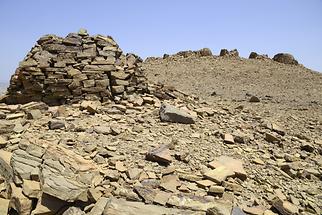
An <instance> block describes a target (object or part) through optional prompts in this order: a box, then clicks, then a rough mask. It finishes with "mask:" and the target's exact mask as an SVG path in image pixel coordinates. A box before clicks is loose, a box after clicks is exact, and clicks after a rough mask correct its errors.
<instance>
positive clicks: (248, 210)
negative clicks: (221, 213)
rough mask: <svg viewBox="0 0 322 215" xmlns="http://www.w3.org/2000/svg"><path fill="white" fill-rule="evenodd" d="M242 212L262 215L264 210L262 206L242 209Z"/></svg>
mask: <svg viewBox="0 0 322 215" xmlns="http://www.w3.org/2000/svg"><path fill="white" fill-rule="evenodd" d="M243 210H244V211H245V212H246V213H247V214H251V215H263V214H264V211H265V210H266V209H265V208H263V207H262V206H255V207H244V208H243Z"/></svg>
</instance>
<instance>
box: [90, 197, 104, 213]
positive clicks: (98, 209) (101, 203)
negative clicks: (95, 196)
mask: <svg viewBox="0 0 322 215" xmlns="http://www.w3.org/2000/svg"><path fill="white" fill-rule="evenodd" d="M107 203H108V198H105V197H101V198H100V199H99V200H98V201H97V202H96V204H95V205H94V207H93V209H92V210H91V211H90V212H89V213H87V215H102V214H103V212H104V209H105V206H106V205H107Z"/></svg>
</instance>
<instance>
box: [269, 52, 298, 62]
mask: <svg viewBox="0 0 322 215" xmlns="http://www.w3.org/2000/svg"><path fill="white" fill-rule="evenodd" d="M273 60H274V61H276V62H279V63H284V64H293V65H298V64H299V63H298V62H297V60H295V58H294V57H293V55H291V54H288V53H279V54H276V55H275V56H274V57H273Z"/></svg>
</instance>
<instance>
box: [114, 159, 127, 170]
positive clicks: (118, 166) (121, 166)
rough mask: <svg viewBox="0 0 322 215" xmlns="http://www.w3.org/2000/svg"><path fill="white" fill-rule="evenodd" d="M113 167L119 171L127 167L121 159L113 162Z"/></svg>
mask: <svg viewBox="0 0 322 215" xmlns="http://www.w3.org/2000/svg"><path fill="white" fill-rule="evenodd" d="M115 169H116V170H117V171H119V172H126V171H127V168H126V167H125V166H124V163H123V162H121V161H116V162H115Z"/></svg>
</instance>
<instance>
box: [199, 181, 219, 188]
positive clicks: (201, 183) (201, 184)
mask: <svg viewBox="0 0 322 215" xmlns="http://www.w3.org/2000/svg"><path fill="white" fill-rule="evenodd" d="M196 183H197V185H198V186H199V187H201V188H207V187H210V186H212V185H214V184H215V183H214V182H213V181H210V180H201V181H196Z"/></svg>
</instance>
